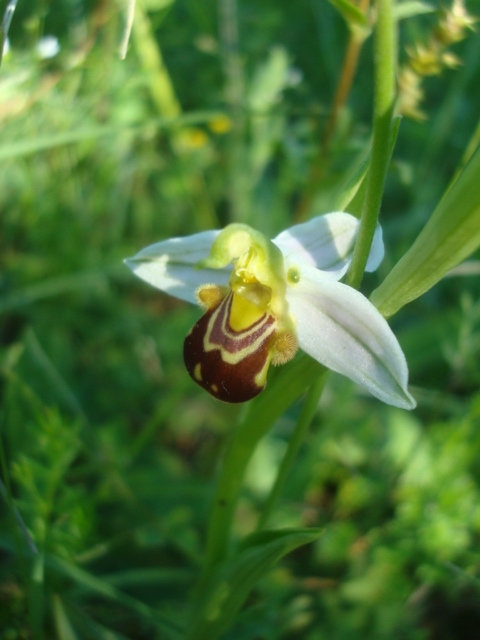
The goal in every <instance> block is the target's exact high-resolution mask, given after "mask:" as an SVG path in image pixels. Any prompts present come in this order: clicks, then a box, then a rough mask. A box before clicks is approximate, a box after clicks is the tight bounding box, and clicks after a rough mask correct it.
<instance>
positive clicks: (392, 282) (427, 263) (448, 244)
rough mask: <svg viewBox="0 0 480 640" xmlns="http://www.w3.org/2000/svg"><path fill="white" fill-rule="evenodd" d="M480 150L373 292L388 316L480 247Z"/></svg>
mask: <svg viewBox="0 0 480 640" xmlns="http://www.w3.org/2000/svg"><path fill="white" fill-rule="evenodd" d="M479 184H480V148H479V149H477V151H476V152H475V154H474V155H473V157H472V158H471V159H470V161H469V162H468V163H467V165H466V166H465V167H464V169H463V170H462V171H461V172H460V174H459V175H458V177H457V178H456V180H455V181H454V182H453V184H452V185H451V186H450V187H449V188H448V189H447V191H446V193H445V194H444V196H443V198H442V199H441V201H440V202H439V204H438V205H437V207H436V209H435V211H434V212H433V214H432V216H431V218H430V220H429V221H428V222H427V224H426V225H425V227H424V228H423V229H422V231H421V232H420V234H419V235H418V237H417V239H416V240H415V242H414V243H413V245H412V246H411V247H410V249H409V250H408V251H407V253H406V254H405V255H404V256H403V257H402V258H401V260H400V261H399V262H398V263H397V264H396V265H395V266H394V268H393V269H392V270H391V272H390V273H389V274H388V276H387V277H386V278H385V280H384V281H383V282H382V284H381V285H380V286H379V287H378V288H377V289H375V291H374V292H373V293H372V295H371V301H372V302H373V304H374V305H375V306H376V307H377V309H378V310H379V311H380V313H382V314H383V315H384V316H385V317H389V316H392V315H393V314H394V313H396V312H397V311H398V310H399V309H401V308H402V307H403V306H404V305H406V304H407V303H408V302H411V301H412V300H415V299H416V298H418V297H419V296H421V295H422V294H423V293H425V292H426V291H428V290H429V289H431V288H432V287H433V286H434V285H435V284H436V283H437V282H438V281H439V280H440V279H441V278H443V276H444V275H445V274H446V273H447V272H448V271H450V269H453V267H455V266H456V265H457V264H459V263H460V262H462V260H465V258H467V257H468V256H469V255H471V254H472V253H473V252H474V251H475V250H476V249H477V248H478V247H479V246H480V189H479Z"/></svg>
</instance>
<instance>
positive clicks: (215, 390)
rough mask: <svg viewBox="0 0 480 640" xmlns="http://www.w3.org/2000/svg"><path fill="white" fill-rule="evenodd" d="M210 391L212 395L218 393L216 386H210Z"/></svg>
mask: <svg viewBox="0 0 480 640" xmlns="http://www.w3.org/2000/svg"><path fill="white" fill-rule="evenodd" d="M210 389H211V390H212V391H213V393H218V387H217V385H216V384H212V385H210Z"/></svg>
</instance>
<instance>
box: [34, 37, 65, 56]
mask: <svg viewBox="0 0 480 640" xmlns="http://www.w3.org/2000/svg"><path fill="white" fill-rule="evenodd" d="M59 52H60V43H59V42H58V38H56V37H55V36H44V37H43V38H41V39H40V40H39V41H38V42H37V56H38V57H39V58H40V59H41V60H50V58H54V57H55V56H56V55H57V54H58V53H59Z"/></svg>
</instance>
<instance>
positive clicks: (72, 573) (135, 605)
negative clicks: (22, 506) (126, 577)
mask: <svg viewBox="0 0 480 640" xmlns="http://www.w3.org/2000/svg"><path fill="white" fill-rule="evenodd" d="M47 563H48V565H49V567H50V568H51V569H52V570H54V571H55V572H57V573H60V574H61V575H64V576H66V577H67V578H69V579H70V580H73V581H74V582H75V583H76V584H77V585H79V586H81V587H83V588H84V589H86V590H87V592H90V593H95V594H97V595H100V596H103V597H104V598H107V599H109V600H113V601H115V602H117V603H119V604H121V605H122V606H124V607H127V608H129V609H131V610H132V611H135V612H136V613H137V614H138V615H139V616H140V617H142V618H144V619H146V620H149V621H151V622H153V623H154V624H155V625H156V626H157V628H158V629H159V630H160V631H161V633H162V634H163V636H162V637H164V638H166V639H168V640H178V639H179V638H181V637H182V635H183V634H182V629H181V628H180V627H179V625H178V624H177V622H176V621H175V622H172V620H171V619H170V617H169V616H167V615H164V614H163V613H162V612H160V611H156V610H155V609H152V608H151V607H149V606H148V605H146V604H144V603H143V602H141V601H140V600H137V599H136V598H132V597H131V596H129V595H127V594H126V593H123V592H122V591H120V590H118V589H116V588H115V587H114V586H112V585H111V584H109V583H108V582H107V581H106V580H104V579H103V578H99V577H97V576H94V575H92V574H91V573H89V572H88V571H85V569H81V568H80V567H77V566H75V565H73V564H71V563H70V562H67V561H65V560H63V559H61V558H59V557H55V556H53V555H51V556H49V557H48V559H47Z"/></svg>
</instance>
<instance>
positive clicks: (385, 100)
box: [346, 0, 397, 289]
mask: <svg viewBox="0 0 480 640" xmlns="http://www.w3.org/2000/svg"><path fill="white" fill-rule="evenodd" d="M392 5H393V0H377V22H376V26H375V70H374V74H375V96H374V108H373V140H372V155H371V160H370V166H369V170H368V174H367V185H366V192H365V200H364V202H363V208H362V215H361V219H360V229H359V232H358V238H357V242H356V244H355V250H354V252H353V258H352V264H351V266H350V270H349V272H348V274H347V279H346V282H347V284H349V285H350V286H351V287H354V288H356V289H358V288H359V287H360V284H361V282H362V278H363V273H364V271H365V266H366V264H367V259H368V254H369V253H370V247H371V245H372V240H373V235H374V233H375V229H376V226H377V220H378V215H379V212H380V205H381V202H382V195H383V187H384V183H385V176H386V174H387V168H388V164H389V162H390V155H391V128H392V127H391V124H392V116H393V108H394V103H395V78H396V60H397V41H396V22H395V20H394V16H393V6H392Z"/></svg>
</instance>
